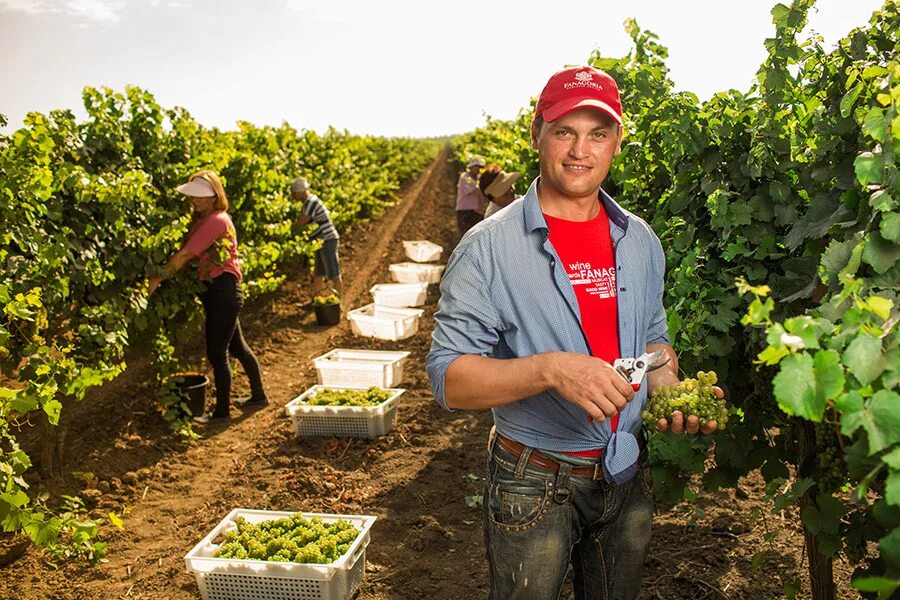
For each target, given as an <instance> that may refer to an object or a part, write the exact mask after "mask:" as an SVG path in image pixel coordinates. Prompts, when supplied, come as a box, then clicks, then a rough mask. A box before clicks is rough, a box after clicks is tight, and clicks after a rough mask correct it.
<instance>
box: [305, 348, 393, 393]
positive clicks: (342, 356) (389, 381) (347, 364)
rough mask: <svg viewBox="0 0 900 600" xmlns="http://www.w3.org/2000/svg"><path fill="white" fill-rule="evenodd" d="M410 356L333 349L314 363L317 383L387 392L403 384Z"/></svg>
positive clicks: (386, 351) (379, 351) (385, 351)
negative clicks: (372, 388)
mask: <svg viewBox="0 0 900 600" xmlns="http://www.w3.org/2000/svg"><path fill="white" fill-rule="evenodd" d="M408 356H409V352H399V351H398V352H395V351H391V350H351V349H347V348H336V349H335V350H332V351H331V352H327V353H325V354H323V355H322V356H318V357H316V358H314V359H313V365H315V367H316V375H317V376H318V379H319V383H321V384H323V385H339V386H354V387H369V386H372V385H375V386H378V387H380V388H389V387H394V386H395V385H399V384H400V383H402V382H403V366H404V364H405V363H406V358H407V357H408Z"/></svg>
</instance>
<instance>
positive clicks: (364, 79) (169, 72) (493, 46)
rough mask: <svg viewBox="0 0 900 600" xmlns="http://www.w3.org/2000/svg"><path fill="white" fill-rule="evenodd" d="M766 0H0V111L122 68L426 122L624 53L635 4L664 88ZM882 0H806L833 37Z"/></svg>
mask: <svg viewBox="0 0 900 600" xmlns="http://www.w3.org/2000/svg"><path fill="white" fill-rule="evenodd" d="M774 4H775V1H774V0H740V1H738V0H683V1H681V2H674V1H672V0H630V1H626V2H615V3H614V2H609V1H606V0H591V1H582V0H550V1H547V2H542V3H535V2H528V1H524V0H522V1H518V2H513V1H492V0H479V1H471V0H443V1H441V2H434V1H431V2H429V1H427V0H418V1H405V0H404V1H400V0H382V1H374V0H333V1H331V2H328V1H327V0H271V1H266V0H259V1H257V2H251V1H246V0H222V1H214V0H127V1H126V0H0V114H5V115H6V116H7V118H8V119H9V125H8V126H7V127H6V128H4V129H3V131H5V132H6V133H9V132H10V131H12V130H14V129H16V128H18V127H21V125H22V119H23V118H24V117H25V115H26V113H27V112H29V111H39V112H48V111H49V110H51V109H55V108H68V109H72V110H74V111H75V114H76V115H78V116H79V117H83V116H84V110H83V107H82V101H81V91H82V89H83V87H84V86H86V85H91V86H95V87H99V86H108V87H111V88H113V89H115V90H117V91H124V89H125V86H126V85H137V86H139V87H141V88H144V89H146V90H148V91H150V92H151V93H153V94H154V95H155V96H156V99H157V101H158V102H159V103H160V104H161V105H162V106H163V107H166V108H170V107H173V106H182V107H185V108H186V109H187V110H188V111H189V112H190V113H191V114H192V115H193V117H194V118H195V119H196V120H197V121H199V122H200V123H202V124H204V125H206V126H216V127H219V128H221V129H233V128H234V127H235V122H236V121H238V120H244V121H249V122H251V123H254V124H257V125H280V124H281V123H282V122H284V121H287V122H289V123H290V124H291V125H293V126H294V127H297V128H298V129H313V130H316V131H319V132H322V131H324V130H325V129H326V128H327V127H328V126H329V125H331V126H334V127H337V128H338V129H347V130H349V131H351V132H353V133H358V134H372V135H386V136H411V137H426V136H441V135H449V134H454V133H463V132H466V131H471V130H473V129H474V128H476V127H478V126H480V125H482V124H483V123H484V121H485V116H486V115H490V116H492V117H494V118H500V119H508V118H512V117H514V116H515V115H516V113H517V112H518V110H519V109H520V108H521V107H523V106H525V105H526V104H527V103H528V101H529V99H530V98H531V97H532V96H537V95H538V94H539V93H540V91H541V88H542V87H543V85H544V83H546V80H547V79H548V78H549V76H550V75H552V74H553V72H555V71H557V70H559V69H561V68H563V67H564V66H565V65H568V64H583V63H584V62H585V61H586V60H587V58H588V57H589V56H590V54H591V52H592V51H593V50H594V49H595V48H597V49H599V50H600V52H601V54H602V55H604V56H610V57H616V56H624V55H625V54H626V53H627V52H628V51H629V49H630V47H631V41H630V39H629V37H628V36H627V34H626V33H625V30H624V26H623V23H624V21H625V19H627V18H634V19H636V20H637V23H638V25H640V26H641V27H642V28H644V29H649V30H650V31H653V32H654V33H656V34H657V35H658V36H659V38H660V42H661V43H662V44H663V45H664V46H667V47H668V48H669V59H668V61H667V65H668V66H669V69H670V77H671V78H672V80H673V81H674V82H675V85H676V87H677V88H678V89H682V90H688V91H692V92H694V93H696V94H697V95H698V96H699V97H700V99H701V100H705V99H707V98H709V97H710V96H711V95H712V94H714V93H715V92H717V91H722V90H726V89H730V88H735V89H738V90H742V91H746V90H748V89H749V87H750V85H751V84H752V83H753V80H754V76H755V73H756V71H757V69H758V67H759V65H760V64H761V63H762V61H763V60H764V59H765V56H766V54H765V49H764V47H763V41H764V40H765V38H767V37H771V36H772V35H773V34H774V25H772V17H771V14H770V11H771V8H772V6H774ZM881 5H882V0H819V2H817V5H816V8H814V9H813V12H812V14H811V16H810V27H809V29H811V30H813V31H815V32H816V33H818V34H820V35H822V36H823V37H824V39H825V42H826V45H827V46H828V47H832V46H833V45H834V43H836V42H837V40H839V39H840V38H841V37H843V36H844V35H845V34H846V33H847V32H849V31H850V30H851V29H852V28H853V27H856V26H859V25H863V24H865V23H866V22H868V20H869V17H870V16H871V14H872V12H873V11H874V10H877V9H878V8H880V6H881Z"/></svg>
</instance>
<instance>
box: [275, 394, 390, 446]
mask: <svg viewBox="0 0 900 600" xmlns="http://www.w3.org/2000/svg"><path fill="white" fill-rule="evenodd" d="M405 391H406V390H404V389H401V388H386V389H383V388H378V387H369V388H364V387H337V386H326V385H314V386H312V387H311V388H309V389H308V390H306V391H305V392H303V393H302V394H300V395H299V396H297V397H296V398H294V399H293V400H291V401H290V402H288V403H287V405H286V406H285V407H284V409H285V411H286V412H287V414H288V416H289V417H290V418H291V421H292V422H293V424H294V431H295V432H296V434H297V435H298V436H313V435H333V436H337V437H360V438H374V437H378V436H379V435H384V434H386V433H387V432H389V431H390V430H391V429H393V428H394V422H395V421H396V419H397V403H398V399H399V398H400V396H401V395H403V392H405Z"/></svg>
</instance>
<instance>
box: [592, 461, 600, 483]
mask: <svg viewBox="0 0 900 600" xmlns="http://www.w3.org/2000/svg"><path fill="white" fill-rule="evenodd" d="M591 479H593V480H594V481H603V463H599V462H598V463H595V464H594V474H593V475H592V476H591Z"/></svg>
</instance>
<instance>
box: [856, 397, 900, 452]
mask: <svg viewBox="0 0 900 600" xmlns="http://www.w3.org/2000/svg"><path fill="white" fill-rule="evenodd" d="M862 426H863V427H864V428H865V430H866V432H867V433H868V434H869V454H875V453H876V452H881V451H882V450H884V449H885V448H889V447H891V446H892V445H894V444H896V443H898V442H900V395H898V394H896V393H894V392H889V391H887V390H881V391H879V392H878V393H876V394H875V395H874V396H872V398H871V399H870V400H869V402H868V405H867V406H866V408H865V410H864V411H863V417H862Z"/></svg>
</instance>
